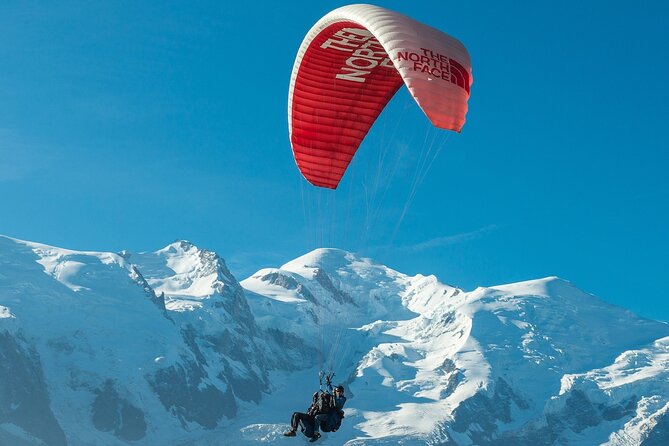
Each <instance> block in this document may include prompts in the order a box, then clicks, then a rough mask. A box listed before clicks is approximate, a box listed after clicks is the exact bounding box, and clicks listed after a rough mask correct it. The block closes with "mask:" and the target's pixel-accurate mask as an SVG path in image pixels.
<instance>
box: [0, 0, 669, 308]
mask: <svg viewBox="0 0 669 446" xmlns="http://www.w3.org/2000/svg"><path fill="white" fill-rule="evenodd" d="M344 4H346V3H342V2H332V1H321V2H307V1H304V2H302V1H297V2H288V3H285V4H282V5H281V7H280V9H277V3H276V2H234V3H233V2H216V1H212V2H130V1H126V2H99V3H97V4H94V3H93V2H59V5H58V6H55V5H46V6H45V5H44V4H43V3H37V2H35V3H29V2H18V1H17V2H3V4H2V6H0V58H1V59H2V61H3V63H2V69H0V196H1V197H2V205H1V206H0V233H1V234H4V235H9V236H13V237H18V238H21V239H26V240H32V241H40V242H44V243H48V244H53V245H57V246H62V247H68V248H73V249H85V250H106V251H118V250H121V249H129V250H133V251H146V250H156V249H159V248H161V247H163V246H164V245H166V244H168V243H170V242H172V241H174V240H175V239H177V238H181V239H188V240H191V241H193V242H194V243H196V244H198V245H201V246H203V247H207V248H210V249H213V250H216V251H217V252H219V253H220V254H221V255H222V256H223V257H224V258H225V259H226V260H227V262H228V264H229V266H230V267H231V269H232V270H233V272H234V273H236V274H237V276H238V278H239V279H242V278H244V277H246V275H248V274H250V273H252V272H254V271H255V270H257V269H259V268H261V267H266V266H278V265H280V264H282V263H283V262H285V261H288V260H290V259H292V258H294V257H296V256H298V255H301V254H303V253H305V252H307V251H309V250H311V249H313V248H315V247H320V246H334V247H339V248H343V249H347V250H350V251H354V252H358V253H360V254H363V255H367V256H371V257H373V258H374V259H376V260H377V261H379V262H381V263H384V264H387V265H388V266H391V267H393V268H395V269H397V270H399V271H402V272H405V273H409V274H415V273H423V274H435V275H436V276H437V277H439V279H440V280H441V281H443V282H446V283H449V284H452V285H457V286H460V287H462V288H465V289H472V288H474V287H476V286H488V285H495V284H501V283H508V282H514V281H520V280H527V279H532V278H539V277H544V276H550V275H557V276H560V277H562V278H565V279H567V280H570V281H572V282H573V283H574V284H575V285H577V286H578V287H580V288H582V289H584V290H586V291H588V292H591V293H594V294H596V295H598V296H600V297H601V298H603V299H605V300H607V301H608V302H611V303H614V304H618V305H623V306H625V307H627V308H629V309H631V310H633V311H635V312H637V313H639V314H641V315H644V316H647V317H651V318H655V319H662V320H669V304H667V301H666V297H665V294H666V286H665V281H666V279H667V277H668V276H669V275H668V274H667V272H668V270H669V268H668V265H669V262H668V261H667V251H669V175H667V169H668V168H669V154H668V150H667V149H669V137H668V136H667V130H666V128H667V122H669V120H668V118H669V112H668V110H669V108H668V107H667V102H668V100H669V88H668V87H667V84H666V82H667V73H668V72H669V62H668V61H667V57H666V54H667V52H668V48H667V42H669V31H668V29H667V26H666V23H667V21H668V20H669V11H668V10H667V8H668V7H667V6H665V5H664V4H663V3H662V2H645V1H641V2H611V1H601V2H599V1H588V2H582V1H567V2H536V1H532V2H530V1H528V2H492V1H490V2H476V1H471V2H448V1H413V2H400V1H383V2H378V3H377V4H378V5H380V6H384V7H387V8H390V9H394V10H396V11H399V12H402V13H404V14H407V15H410V16H412V17H413V18H415V19H417V20H420V21H422V22H424V23H427V24H429V25H431V26H434V27H436V28H439V29H441V30H443V31H445V32H447V33H449V34H451V35H453V36H455V37H457V38H458V39H460V40H461V41H462V42H463V43H464V44H465V46H466V47H467V48H468V50H469V52H470V54H471V57H472V62H473V70H474V79H475V81H474V85H473V88H472V96H471V99H470V103H469V105H470V112H469V114H468V122H467V124H466V125H465V128H464V129H463V132H462V133H461V134H459V135H457V134H452V133H448V134H445V132H441V131H437V130H435V129H433V128H431V126H430V125H429V123H428V122H427V120H426V118H425V117H424V116H423V115H422V114H421V112H420V111H419V110H418V109H417V107H416V106H415V105H414V103H413V102H412V101H411V99H410V98H409V96H408V94H407V93H406V91H405V90H402V91H400V93H398V95H397V96H396V97H395V98H394V99H393V101H392V102H391V104H390V105H389V107H388V108H387V109H386V111H384V113H383V115H382V116H381V117H380V118H379V120H378V121H377V123H376V125H375V126H374V128H373V129H372V131H371V132H370V134H369V136H368V138H367V140H366V141H365V142H364V143H363V145H362V146H361V148H360V150H359V152H358V154H357V155H356V158H355V159H354V162H353V164H352V165H351V167H350V169H349V171H348V172H347V174H346V176H345V177H344V180H343V181H342V184H341V186H340V188H339V189H338V190H337V191H336V192H331V191H325V190H316V189H314V188H313V187H311V186H309V185H308V184H307V183H305V182H304V180H302V179H301V177H300V176H299V173H298V171H297V169H296V167H295V164H294V161H293V159H292V154H291V150H290V144H289V141H288V130H287V117H286V106H287V90H288V81H289V78H290V72H291V69H292V65H293V61H294V57H295V53H296V51H297V48H298V47H299V44H300V42H301V40H302V38H303V37H304V34H305V33H306V32H307V30H308V29H309V28H310V26H311V25H312V24H313V23H314V22H315V21H317V20H318V19H319V18H320V17H321V16H323V15H324V14H326V13H327V12H328V11H330V10H331V9H334V8H335V7H338V6H342V5H344ZM433 140H435V141H436V142H437V143H436V144H435V145H430V144H429V142H430V141H433ZM426 141H428V143H426ZM444 141H445V142H444ZM430 148H431V149H432V151H431V152H429V153H428V152H427V151H428V150H429V149H430ZM437 149H438V150H437ZM435 154H436V155H437V157H436V158H434V162H432V163H431V164H430V169H429V170H427V169H425V168H423V169H422V170H420V169H418V167H419V166H421V165H422V164H421V163H422V161H421V160H422V159H423V158H422V157H425V156H426V155H429V157H430V158H429V159H432V158H431V157H432V156H433V155H435ZM417 172H418V175H420V176H421V178H422V181H419V182H418V184H417V187H413V186H412V185H413V184H414V181H415V180H416V175H417ZM412 190H413V195H412V194H411V193H410V191H412Z"/></svg>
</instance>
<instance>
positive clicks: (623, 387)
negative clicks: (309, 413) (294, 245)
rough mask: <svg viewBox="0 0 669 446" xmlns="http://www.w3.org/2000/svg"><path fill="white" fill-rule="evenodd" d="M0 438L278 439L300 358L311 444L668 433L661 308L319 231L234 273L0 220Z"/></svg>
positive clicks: (667, 363) (624, 441)
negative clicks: (436, 267) (401, 256)
mask: <svg viewBox="0 0 669 446" xmlns="http://www.w3.org/2000/svg"><path fill="white" fill-rule="evenodd" d="M0 358H2V360H1V361H0V445H19V446H21V445H40V444H47V445H66V444H67V445H101V444H104V445H121V444H141V445H154V444H156V445H157V444H161V445H162V444H174V445H177V444H178V445H210V444H211V445H214V444H226V445H227V444H232V445H236V444H239V445H246V444H257V443H265V444H275V443H276V444H279V443H280V444H286V442H291V441H292V442H296V441H297V442H298V443H299V444H302V443H303V440H304V437H302V439H286V438H284V437H283V436H282V435H281V432H282V431H283V430H285V429H286V428H287V422H288V420H289V418H290V414H291V413H292V412H293V411H294V410H304V409H306V406H308V402H309V400H310V397H311V393H312V392H313V391H314V390H315V389H316V388H317V387H318V370H320V369H321V368H328V369H330V368H331V369H332V370H334V371H335V372H336V374H337V375H336V377H335V380H336V381H337V382H341V383H343V385H344V386H345V388H346V390H347V396H348V398H349V400H348V402H347V405H346V408H345V409H346V418H345V420H344V424H343V425H342V428H341V429H340V430H339V431H338V432H336V433H331V434H325V435H324V436H323V437H322V438H321V440H319V443H323V444H330V445H342V444H347V445H349V446H361V445H393V444H402V445H414V444H415V445H425V444H428V445H439V444H457V445H472V444H473V445H542V444H546V445H552V444H575V445H576V444H578V445H590V444H610V445H628V444H634V445H644V446H648V445H665V444H669V325H667V324H665V323H662V322H656V321H650V320H646V319H643V318H640V317H638V316H635V315H634V314H632V313H630V312H629V311H626V310H624V309H622V308H619V307H615V306H611V305H609V304H606V303H605V302H603V301H601V300H599V299H597V298H596V297H594V296H592V295H589V294H587V293H584V292H582V291H580V290H578V289H577V288H576V287H574V286H573V285H571V284H570V283H569V282H567V281H564V280H561V279H558V278H554V277H553V278H545V279H540V280H533V281H528V282H522V283H516V284H510V285H503V286H496V287H490V288H478V289H476V290H473V291H471V292H465V291H464V290H460V289H457V288H454V287H450V286H447V285H445V284H443V283H441V282H439V281H438V280H437V278H435V277H434V276H421V275H418V276H413V277H410V276H407V275H404V274H402V273H399V272H397V271H394V270H392V269H390V268H387V267H385V266H383V265H379V264H376V263H374V262H373V261H371V260H369V259H364V258H360V257H357V256H355V255H353V254H351V253H348V252H345V251H341V250H335V249H319V250H316V251H313V252H311V253H309V254H307V255H305V256H302V257H300V258H298V259H295V260H293V261H291V262H288V263H286V264H285V265H283V266H281V267H279V268H274V269H262V270H260V271H258V272H257V273H255V274H253V275H252V276H251V277H249V278H247V279H245V280H243V281H242V282H241V283H239V282H238V281H237V279H236V278H235V277H234V276H233V275H232V274H231V273H230V271H229V270H228V269H227V268H226V266H225V262H224V261H223V259H222V258H221V257H219V256H218V255H217V254H216V253H214V252H211V251H208V250H206V249H200V248H198V247H196V246H194V245H193V244H191V243H189V242H185V241H178V242H175V243H173V244H171V245H168V246H167V247H165V248H163V249H161V250H158V251H156V252H152V253H130V252H125V251H124V252H121V253H119V254H113V253H97V252H77V251H71V250H67V249H61V248H55V247H51V246H46V245H42V244H38V243H31V242H24V241H20V240H16V239H11V238H8V237H0Z"/></svg>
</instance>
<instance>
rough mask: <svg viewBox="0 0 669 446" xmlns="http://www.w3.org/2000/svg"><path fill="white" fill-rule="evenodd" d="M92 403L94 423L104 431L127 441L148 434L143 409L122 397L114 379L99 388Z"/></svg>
mask: <svg viewBox="0 0 669 446" xmlns="http://www.w3.org/2000/svg"><path fill="white" fill-rule="evenodd" d="M95 393H97V396H96V397H95V400H93V404H92V405H91V412H92V414H93V416H92V420H93V425H94V426H95V428H96V429H98V430H100V431H103V432H113V433H114V435H115V436H116V437H118V438H121V439H123V440H127V441H137V440H141V439H142V438H144V436H146V420H145V418H144V412H143V411H142V409H140V408H138V407H136V406H134V405H132V404H131V403H129V402H128V401H125V400H124V399H123V398H121V397H120V396H119V394H118V392H117V391H116V389H115V388H114V381H112V380H107V381H106V382H105V384H104V387H103V388H101V389H97V390H96V392H95Z"/></svg>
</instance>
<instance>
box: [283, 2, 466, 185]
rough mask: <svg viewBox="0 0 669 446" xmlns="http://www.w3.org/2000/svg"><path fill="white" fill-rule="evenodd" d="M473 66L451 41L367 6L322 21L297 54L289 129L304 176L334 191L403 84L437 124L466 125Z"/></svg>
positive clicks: (347, 8) (344, 9)
mask: <svg viewBox="0 0 669 446" xmlns="http://www.w3.org/2000/svg"><path fill="white" fill-rule="evenodd" d="M472 80H473V79H472V69H471V62H470V60H469V54H468V53H467V50H466V49H465V47H464V46H463V45H462V44H461V43H460V42H459V41H458V40H456V39H454V38H453V37H450V36H448V35H446V34H444V33H443V32H441V31H439V30H437V29H434V28H431V27H429V26H427V25H424V24H422V23H419V22H417V21H415V20H413V19H411V18H409V17H407V16H404V15H402V14H398V13H396V12H393V11H389V10H387V9H384V8H380V7H378V6H372V5H349V6H344V7H342V8H338V9H335V10H334V11H332V12H330V13H329V14H327V15H326V16H325V17H323V18H322V19H320V20H319V21H318V22H317V23H316V24H315V25H314V26H313V28H311V30H310V31H309V32H308V33H307V36H306V37H305V38H304V41H303V42H302V45H301V46H300V49H299V51H298V53H297V57H296V59H295V65H294V66H293V73H292V75H291V78H290V89H289V93H288V128H289V132H290V142H291V144H292V147H293V154H294V156H295V161H296V163H297V166H298V168H299V169H300V172H302V175H304V177H305V178H306V179H307V180H308V181H309V182H310V183H312V184H314V185H316V186H321V187H327V188H331V189H335V188H336V187H337V185H338V184H339V181H340V180H341V177H342V176H343V175H344V172H345V171H346V168H347V167H348V165H349V163H350V162H351V159H352V158H353V155H354V154H355V152H356V150H357V149H358V146H359V145H360V143H361V142H362V140H363V139H364V137H365V135H366V134H367V132H368V131H369V129H370V127H371V126H372V124H373V123H374V121H375V120H376V118H377V117H378V116H379V114H380V113H381V111H382V110H383V108H384V107H385V106H386V104H387V103H388V101H390V98H392V97H393V95H394V94H395V92H396V91H397V90H398V89H399V88H400V87H401V86H402V84H403V83H404V84H405V85H406V86H407V88H408V89H409V92H410V93H411V95H412V96H413V98H414V99H415V100H416V102H417V103H418V106H419V107H420V108H421V109H422V110H423V112H425V114H426V115H427V117H428V118H429V119H430V121H431V122H432V124H434V125H435V126H437V127H440V128H443V129H448V130H454V131H456V132H459V131H460V129H461V128H462V126H463V125H464V123H465V114H466V113H467V99H469V89H470V86H471V84H472Z"/></svg>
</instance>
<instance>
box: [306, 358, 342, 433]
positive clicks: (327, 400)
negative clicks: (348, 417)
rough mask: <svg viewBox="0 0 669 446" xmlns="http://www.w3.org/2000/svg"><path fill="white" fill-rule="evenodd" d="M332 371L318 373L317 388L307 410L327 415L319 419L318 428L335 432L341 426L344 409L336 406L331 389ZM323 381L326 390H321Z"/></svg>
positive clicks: (313, 413) (314, 414)
mask: <svg viewBox="0 0 669 446" xmlns="http://www.w3.org/2000/svg"><path fill="white" fill-rule="evenodd" d="M334 376H335V374H334V372H330V373H325V372H323V371H321V372H320V373H319V374H318V380H319V388H318V392H315V393H314V396H313V399H312V403H311V407H310V408H309V411H308V412H307V413H308V414H309V415H312V416H316V415H320V414H326V415H328V416H327V418H326V419H324V420H321V422H320V425H319V428H320V430H322V431H323V432H337V430H338V429H339V427H340V426H341V420H342V419H343V418H344V411H343V410H341V409H340V408H338V407H337V406H336V402H335V397H334V395H333V394H332V393H331V391H332V378H334ZM323 381H325V385H326V389H327V391H325V390H323Z"/></svg>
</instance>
